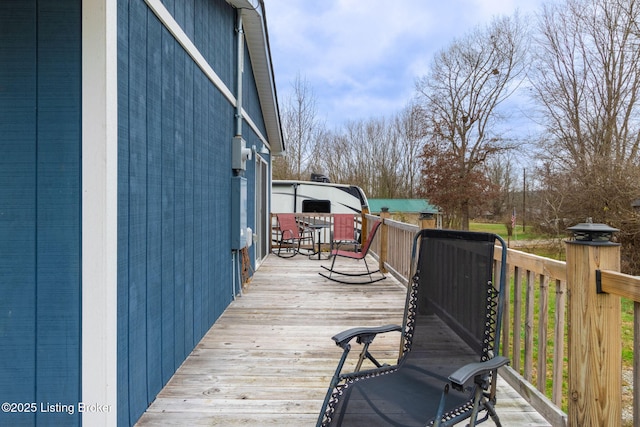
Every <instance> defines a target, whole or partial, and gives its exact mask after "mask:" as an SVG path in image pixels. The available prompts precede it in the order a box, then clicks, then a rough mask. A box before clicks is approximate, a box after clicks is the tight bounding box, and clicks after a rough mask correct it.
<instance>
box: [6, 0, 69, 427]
mask: <svg viewBox="0 0 640 427" xmlns="http://www.w3.org/2000/svg"><path fill="white" fill-rule="evenodd" d="M80 48H81V2H80V1H78V0H38V1H36V0H4V1H2V2H0V64H1V65H0V294H1V295H2V296H1V297H0V396H2V401H3V402H8V403H15V404H16V406H14V408H13V409H15V410H16V412H5V411H4V407H3V411H1V412H0V425H12V426H17V425H34V424H36V423H37V424H38V425H77V424H78V423H79V419H80V417H79V415H78V413H77V412H76V411H75V408H76V406H75V405H77V403H78V402H79V401H80V400H81V386H80V381H81V374H80V364H81V362H80V360H81V354H80V345H81V320H80V319H81V219H80V214H81V205H80V203H81V192H80V188H81V124H80V123H81V89H80V88H81V54H80ZM24 403H33V404H35V405H37V406H36V407H27V408H26V411H25V408H24V407H22V408H19V407H18V406H17V404H24ZM48 403H51V404H58V403H60V404H66V405H73V408H72V409H74V411H73V413H72V414H70V413H68V412H67V411H62V412H55V411H47V409H48V407H47V406H45V407H44V408H43V407H41V406H40V405H41V404H42V405H47V404H48ZM43 409H44V410H43Z"/></svg>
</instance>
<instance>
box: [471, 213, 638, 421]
mask: <svg viewBox="0 0 640 427" xmlns="http://www.w3.org/2000/svg"><path fill="white" fill-rule="evenodd" d="M469 228H470V230H472V231H482V232H489V233H495V234H498V235H499V236H500V237H502V238H503V239H505V241H506V240H507V237H508V236H507V227H506V225H505V224H491V223H477V222H474V223H471V224H470V225H469ZM545 239H548V237H546V236H544V235H541V234H537V233H534V232H533V231H532V229H531V228H529V227H528V228H527V229H526V230H525V232H523V231H522V226H521V225H518V226H516V230H515V232H514V235H513V236H511V241H512V242H514V241H534V242H535V241H541V240H545ZM526 250H527V252H532V253H535V254H536V255H540V256H543V257H546V258H552V259H558V260H562V261H564V259H565V258H564V245H563V244H561V245H560V248H558V245H557V239H556V245H551V244H550V245H549V246H545V245H532V246H531V247H528V248H526ZM512 286H513V283H512ZM551 295H553V292H551ZM538 297H539V289H538V283H536V294H535V304H536V308H535V317H536V319H535V324H536V325H537V324H538V316H539V310H538ZM511 298H512V299H513V288H512V292H511ZM633 308H634V304H633V301H630V300H627V299H624V298H623V299H622V319H621V335H622V347H623V348H622V355H621V356H622V365H623V369H625V370H630V369H632V366H633ZM511 309H513V301H512V303H511ZM554 312H555V298H550V300H549V314H548V316H549V317H550V319H549V320H550V329H551V330H549V331H548V335H547V337H548V338H547V339H548V340H549V341H548V343H547V346H548V351H549V354H548V355H547V359H548V372H550V369H551V367H552V360H551V358H552V354H553V353H552V352H553V345H554V343H553V330H552V328H553V325H552V323H553V322H552V319H553V315H554ZM512 315H513V312H512ZM523 321H524V319H523ZM565 337H566V335H565ZM522 338H523V337H522V336H521V339H522ZM537 339H538V336H537V334H535V337H534V340H535V344H534V353H535V354H534V359H535V360H537V357H538V355H537V349H538V346H537ZM523 345H524V343H523ZM565 345H566V342H565ZM565 357H566V351H565ZM522 363H524V360H522ZM565 363H566V362H565ZM534 369H535V368H534ZM534 377H535V373H534ZM565 381H566V378H565ZM550 387H551V385H550V384H548V389H547V393H549V392H550ZM565 394H566V389H565ZM563 409H564V410H566V400H565V402H564V404H563Z"/></svg>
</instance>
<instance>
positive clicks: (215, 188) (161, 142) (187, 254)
mask: <svg viewBox="0 0 640 427" xmlns="http://www.w3.org/2000/svg"><path fill="white" fill-rule="evenodd" d="M163 3H164V5H165V7H167V9H168V10H169V11H170V12H172V13H173V16H174V18H175V19H176V21H178V22H179V23H180V25H181V26H182V28H183V29H184V30H185V32H187V33H188V34H190V35H192V37H194V38H195V39H197V40H199V41H200V43H202V44H201V45H199V46H198V49H200V50H201V51H206V52H207V55H208V57H209V58H210V59H211V61H212V62H213V63H215V64H217V65H212V66H213V68H214V69H215V70H216V72H218V68H216V66H220V67H221V68H222V69H223V70H228V69H233V67H234V65H233V63H234V61H235V59H234V56H233V55H229V52H233V40H234V32H233V18H234V16H235V13H234V11H233V9H231V8H230V7H229V5H228V4H227V3H226V2H225V1H223V0H215V1H200V0H190V1H185V2H181V1H177V2H172V1H164V2H163ZM118 25H119V28H118V63H119V69H118V70H119V74H118V96H119V107H118V108H119V113H118V114H119V117H118V120H119V125H120V130H119V142H118V146H119V148H118V155H119V163H118V164H119V171H118V181H119V182H118V192H119V196H118V221H119V224H118V335H119V337H118V381H119V384H118V405H119V406H118V420H119V424H122V425H128V424H133V423H134V422H135V421H136V420H137V419H138V418H139V417H140V415H141V414H142V413H143V412H144V410H145V409H146V408H147V406H148V404H149V403H151V402H152V401H153V399H154V398H155V396H156V395H157V393H158V392H159V391H160V389H161V388H162V386H163V385H164V384H166V382H167V381H168V380H169V379H170V378H171V376H172V375H173V373H174V372H175V371H176V369H177V368H178V367H179V366H180V364H181V363H182V361H183V360H184V359H185V358H186V356H187V355H188V354H189V353H190V352H191V350H192V349H193V348H194V346H195V345H196V343H197V342H199V341H200V339H201V338H202V336H203V335H204V333H206V331H207V330H208V329H209V328H210V326H211V325H212V324H213V322H215V320H216V319H217V318H218V317H219V316H220V314H221V313H222V311H224V309H225V308H226V307H227V306H228V304H229V303H230V302H231V298H232V295H231V281H232V271H233V270H232V265H231V252H230V235H229V228H230V223H231V218H230V215H231V212H230V210H229V201H230V198H231V193H230V191H231V190H230V182H231V179H230V178H231V140H232V137H233V134H234V132H233V131H234V129H233V124H234V119H233V117H234V109H233V106H232V105H231V104H230V103H229V102H228V101H227V100H226V99H225V98H224V97H223V96H222V94H220V92H219V91H218V90H217V89H216V88H215V87H214V86H213V84H212V83H211V82H210V81H209V80H208V78H207V77H206V76H205V75H204V74H203V73H202V71H201V70H200V69H199V68H198V67H197V66H195V64H194V63H193V61H192V59H191V58H190V57H189V56H188V55H187V54H186V53H185V52H184V50H183V48H182V47H181V46H180V45H179V44H178V43H177V41H176V40H175V39H174V36H173V35H172V34H171V33H170V32H169V31H168V30H167V29H166V28H164V26H163V25H162V24H161V23H160V22H159V21H158V20H157V18H156V16H155V15H154V14H153V13H152V12H151V11H149V10H148V8H147V6H146V4H145V3H144V1H143V0H119V3H118ZM229 29H231V30H230V31H231V34H226V35H225V36H224V37H223V38H222V41H221V40H220V39H216V37H215V35H214V34H213V33H216V32H225V33H227V32H228V31H229ZM221 43H222V45H220V44H221ZM220 47H222V48H221V49H219V48H220ZM224 73H226V74H227V78H229V77H230V76H231V75H232V73H229V72H228V71H224Z"/></svg>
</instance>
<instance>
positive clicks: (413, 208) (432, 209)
mask: <svg viewBox="0 0 640 427" xmlns="http://www.w3.org/2000/svg"><path fill="white" fill-rule="evenodd" d="M383 207H387V208H389V212H403V213H429V214H437V213H438V212H439V210H438V208H437V207H436V206H434V205H432V204H431V203H429V201H428V200H425V199H369V212H371V213H379V212H380V211H381V210H382V208H383Z"/></svg>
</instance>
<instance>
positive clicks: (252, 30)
mask: <svg viewBox="0 0 640 427" xmlns="http://www.w3.org/2000/svg"><path fill="white" fill-rule="evenodd" d="M256 1H257V3H258V4H257V6H256V5H253V4H251V3H250V2H249V0H227V2H228V3H229V4H230V5H231V6H233V7H235V8H236V9H240V10H241V13H242V20H243V24H244V33H245V39H246V41H247V47H248V49H249V55H250V56H251V66H252V68H253V73H254V78H255V80H256V86H257V88H258V97H259V98H260V105H261V107H262V113H263V118H264V124H265V127H266V131H267V136H266V137H267V140H268V142H269V145H270V148H271V153H272V154H280V153H282V152H283V151H284V149H285V147H284V138H283V136H282V126H281V121H280V110H279V108H278V96H277V92H276V84H275V76H274V73H273V63H272V61H271V48H270V46H269V34H268V32H267V19H266V15H265V9H264V1H263V0H256Z"/></svg>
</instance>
